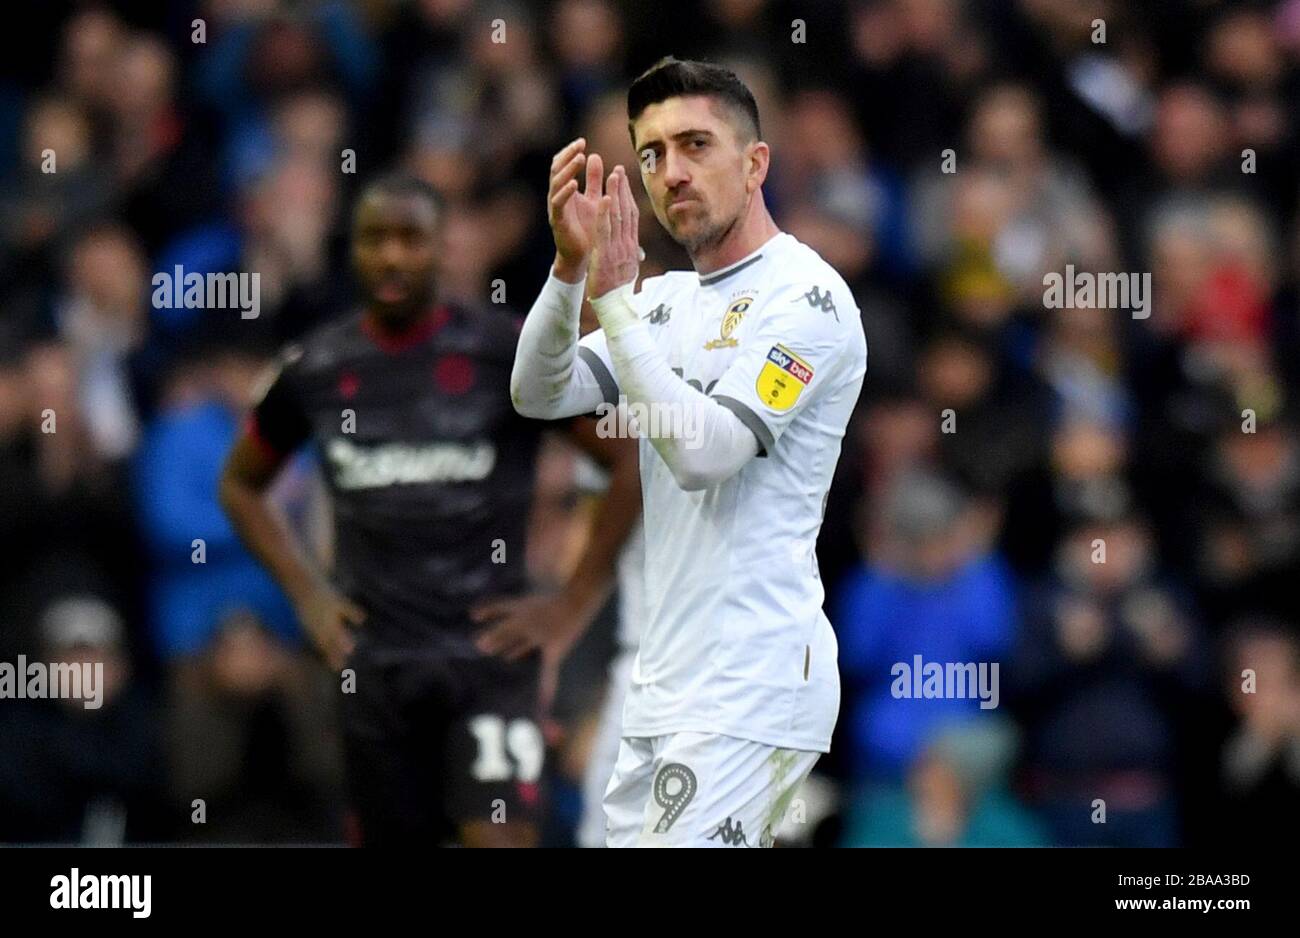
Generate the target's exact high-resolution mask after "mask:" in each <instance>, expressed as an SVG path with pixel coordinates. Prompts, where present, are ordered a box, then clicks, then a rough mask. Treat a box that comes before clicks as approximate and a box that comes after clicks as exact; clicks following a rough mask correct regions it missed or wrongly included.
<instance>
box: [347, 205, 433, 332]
mask: <svg viewBox="0 0 1300 938" xmlns="http://www.w3.org/2000/svg"><path fill="white" fill-rule="evenodd" d="M437 214H438V213H437V210H436V209H435V208H434V206H433V205H432V204H431V203H430V202H429V200H428V199H423V198H420V197H419V196H417V195H390V194H384V193H371V194H370V195H367V196H365V197H364V198H363V199H362V201H361V204H360V205H359V206H358V207H357V212H356V217H355V219H354V221H353V229H352V263H353V264H354V266H355V267H356V271H357V277H358V278H359V279H360V280H361V286H362V289H363V290H364V291H365V295H366V302H367V305H368V306H369V308H370V309H371V310H373V311H374V312H375V313H376V315H378V316H379V317H380V318H381V319H383V320H385V321H390V322H394V323H401V322H404V321H406V320H409V319H411V318H413V317H415V316H417V315H419V314H420V313H422V312H423V311H424V310H426V309H427V308H428V306H429V304H430V303H431V302H432V301H433V288H434V260H435V258H436V256H437V232H438V218H437Z"/></svg>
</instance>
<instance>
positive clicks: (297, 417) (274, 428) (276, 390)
mask: <svg viewBox="0 0 1300 938" xmlns="http://www.w3.org/2000/svg"><path fill="white" fill-rule="evenodd" d="M300 355H301V351H300V350H299V349H297V348H296V347H293V348H290V349H287V350H286V351H285V352H284V353H283V354H282V355H281V356H280V359H279V361H278V362H277V364H276V367H275V370H274V371H273V372H272V373H271V375H270V376H269V379H268V384H267V388H266V391H265V393H263V395H262V397H261V399H260V400H259V401H258V402H257V403H256V404H254V405H253V409H252V412H251V413H250V414H249V431H250V432H252V433H253V434H254V435H255V436H256V437H257V439H258V440H259V441H260V442H261V443H262V444H263V445H264V446H265V447H266V448H267V449H269V450H271V451H272V452H273V453H274V454H276V455H278V456H281V457H283V456H287V455H289V454H290V453H292V452H293V451H294V450H296V449H297V448H298V447H299V446H301V445H302V444H303V443H305V442H306V441H307V439H308V438H309V437H310V436H311V429H312V428H311V420H310V418H309V417H308V415H307V409H306V407H305V406H304V404H303V400H302V394H301V392H300V390H299V388H298V380H297V369H296V368H295V367H294V366H295V365H296V364H297V361H298V358H299V356H300Z"/></svg>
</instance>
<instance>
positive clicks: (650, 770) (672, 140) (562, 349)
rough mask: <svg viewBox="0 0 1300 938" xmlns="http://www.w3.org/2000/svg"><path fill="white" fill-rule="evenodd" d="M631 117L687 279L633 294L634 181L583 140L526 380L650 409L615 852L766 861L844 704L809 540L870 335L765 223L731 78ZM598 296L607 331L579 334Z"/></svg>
mask: <svg viewBox="0 0 1300 938" xmlns="http://www.w3.org/2000/svg"><path fill="white" fill-rule="evenodd" d="M628 118H629V130H630V133H631V135H632V145H633V148H634V151H635V152H636V153H638V154H639V157H640V162H641V169H640V172H641V181H642V183H643V185H644V187H645V191H646V193H647V195H648V196H649V200H650V203H651V205H652V206H653V208H654V212H655V216H656V218H657V219H658V221H659V223H660V224H661V225H663V226H664V228H665V229H666V230H667V231H668V232H669V234H670V235H671V236H672V237H673V238H674V239H675V240H676V241H677V242H678V243H679V244H681V245H682V246H683V247H685V249H686V251H687V253H688V254H689V256H690V257H691V260H692V262H693V264H694V267H695V269H694V270H693V271H673V272H669V273H667V274H665V275H663V276H660V277H651V278H648V279H647V280H646V281H645V282H644V283H642V285H641V289H640V291H639V292H635V291H634V284H635V281H636V277H637V266H638V260H639V256H640V248H639V246H638V239H637V223H638V214H637V207H636V200H635V198H634V196H633V194H632V189H631V185H630V183H629V181H628V178H627V173H626V171H625V170H624V168H623V167H622V166H615V167H614V169H613V171H612V172H611V173H610V174H609V176H608V178H607V179H603V178H602V177H603V175H604V167H603V165H602V161H601V158H600V156H599V154H596V153H592V154H587V153H586V150H585V141H584V140H583V139H581V138H579V139H578V140H575V141H573V142H572V143H570V144H569V145H568V146H567V147H565V148H564V149H563V150H561V151H560V152H559V153H558V154H557V155H556V156H555V158H554V160H553V162H552V176H551V185H550V196H549V198H550V205H549V216H550V223H551V228H552V232H553V235H554V239H555V246H556V256H555V262H554V266H553V268H552V271H551V276H550V277H549V279H548V281H547V283H546V285H545V287H544V288H543V290H542V292H541V295H540V296H539V297H538V298H537V301H536V303H535V304H534V305H533V308H532V310H531V311H530V312H529V315H528V318H527V320H526V321H525V324H524V328H523V332H522V334H521V336H520V342H519V349H518V352H517V356H516V359H515V366H514V371H513V373H512V376H511V389H512V393H513V395H514V401H515V407H516V408H517V409H518V410H519V412H520V413H521V414H526V415H529V416H533V417H545V418H552V419H553V418H558V417H563V416H566V415H572V414H582V413H587V412H590V411H592V410H593V409H594V408H596V407H597V406H598V405H600V404H601V403H602V402H610V403H613V402H616V401H618V400H619V398H620V397H625V398H626V400H627V406H628V407H629V408H630V409H631V410H632V411H633V412H639V413H641V414H646V415H649V417H650V418H651V419H648V420H645V421H642V422H641V426H640V431H641V435H642V439H641V442H640V455H641V463H640V466H641V484H642V497H643V507H644V511H643V519H644V520H643V523H644V525H645V555H646V556H645V576H646V586H645V590H646V610H645V625H644V631H643V634H642V638H641V646H640V651H639V653H638V655H637V657H636V659H635V662H634V666H633V672H632V678H631V685H630V687H629V689H628V692H627V700H626V703H625V706H624V712H623V728H622V740H621V744H620V750H619V755H618V760H617V763H616V766H615V769H614V775H613V778H611V780H610V782H609V785H608V787H607V789H606V792H605V799H604V803H605V813H606V821H607V826H608V839H607V842H608V843H609V845H610V846H632V845H639V846H682V845H691V846H732V847H735V846H750V847H754V846H767V845H770V844H771V843H772V839H773V832H774V831H775V830H776V829H777V827H778V826H779V824H780V822H781V820H782V818H783V816H784V814H785V812H786V809H787V807H788V806H789V804H790V802H791V801H792V799H793V797H794V794H795V792H796V791H797V789H798V786H799V785H800V784H801V783H802V781H803V779H804V778H805V777H806V776H807V775H808V773H809V771H810V770H811V769H812V766H813V764H814V763H815V762H816V760H817V758H818V755H819V753H822V752H826V751H828V750H829V747H830V739H831V732H832V730H833V729H834V726H835V720H836V715H837V711H838V709H839V675H838V671H837V667H836V654H837V647H836V642H835V636H834V633H833V632H832V630H831V626H830V623H829V622H828V621H827V619H826V616H825V614H824V613H823V612H822V609H821V606H822V599H823V589H822V585H821V582H820V579H819V576H818V571H817V560H816V555H815V553H814V547H815V544H816V540H817V533H818V530H819V529H820V527H821V522H822V516H823V513H824V511H825V502H826V495H827V491H828V489H829V486H830V482H831V476H832V473H833V472H834V469H835V464H836V461H837V460H838V458H839V452H840V443H841V440H842V438H843V436H844V432H845V427H846V425H847V424H848V421H849V416H850V414H851V413H852V411H853V409H854V405H855V403H856V401H857V398H858V393H859V391H860V390H861V386H862V380H863V375H864V374H865V372H866V340H865V338H864V336H863V331H862V324H861V321H860V314H859V311H858V309H857V307H856V304H855V303H854V300H853V297H852V296H851V295H850V293H849V289H848V287H847V286H846V285H845V283H844V281H843V280H842V279H841V278H840V277H839V275H837V274H836V272H835V271H834V270H833V269H832V268H831V267H830V266H829V265H828V264H826V263H825V262H824V261H823V260H822V259H821V258H820V257H819V256H818V255H817V254H816V253H815V252H814V251H813V250H811V249H810V248H808V247H807V246H806V245H804V244H802V243H800V242H799V241H798V240H796V239H795V238H794V237H792V236H791V235H789V234H785V233H783V232H781V231H780V229H778V228H777V226H776V224H775V223H774V222H773V220H772V217H771V215H770V214H769V213H768V210H767V207H766V205H765V204H764V200H763V189H762V186H763V181H764V179H765V178H766V176H767V172H768V166H769V160H770V158H771V154H770V151H769V147H768V145H767V144H766V143H764V142H763V141H762V138H761V135H760V129H759V115H758V107H757V105H756V104H755V101H754V97H753V95H752V94H751V93H750V91H749V89H748V88H746V87H745V86H744V84H743V83H742V82H741V81H740V80H739V79H738V78H737V77H736V76H735V75H734V74H733V73H731V72H730V71H728V70H726V69H723V68H720V67H718V66H715V65H712V64H708V63H702V62H691V61H680V60H676V59H673V58H671V57H670V58H667V59H664V60H661V61H660V62H659V63H657V64H656V65H654V66H653V67H652V68H650V69H649V70H648V71H647V72H645V73H644V74H643V75H641V76H640V77H639V78H637V79H636V81H635V82H633V84H632V86H631V87H630V89H629V91H628ZM584 174H585V186H584V187H583V189H582V191H579V185H578V178H579V176H580V175H584ZM584 292H585V294H586V295H587V296H588V297H590V298H591V302H592V305H593V307H594V308H595V310H596V314H597V317H598V319H599V321H600V325H601V328H600V329H599V330H597V331H595V332H592V333H591V334H589V335H587V336H585V337H583V338H582V339H581V341H579V338H578V318H579V307H580V304H581V301H582V297H583V295H584ZM655 418H657V419H655Z"/></svg>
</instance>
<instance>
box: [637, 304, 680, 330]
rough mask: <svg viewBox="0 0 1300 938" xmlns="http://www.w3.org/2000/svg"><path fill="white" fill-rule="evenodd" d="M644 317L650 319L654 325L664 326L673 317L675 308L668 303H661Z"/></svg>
mask: <svg viewBox="0 0 1300 938" xmlns="http://www.w3.org/2000/svg"><path fill="white" fill-rule="evenodd" d="M642 318H643V319H648V320H649V321H650V325H652V326H662V325H663V324H664V323H666V322H667V321H668V320H670V319H672V318H673V308H672V307H671V306H668V305H667V304H664V303H660V304H659V305H658V306H656V307H655V308H654V309H652V310H650V312H648V313H646V314H645V316H643V317H642Z"/></svg>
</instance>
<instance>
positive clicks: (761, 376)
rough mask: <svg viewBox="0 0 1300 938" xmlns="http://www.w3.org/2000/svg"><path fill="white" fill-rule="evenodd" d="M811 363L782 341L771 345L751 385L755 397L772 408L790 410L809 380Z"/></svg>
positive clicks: (811, 371)
mask: <svg viewBox="0 0 1300 938" xmlns="http://www.w3.org/2000/svg"><path fill="white" fill-rule="evenodd" d="M812 376H813V369H812V365H810V364H808V363H807V362H806V361H804V360H803V359H802V358H800V357H799V356H798V355H796V354H795V353H794V352H792V351H790V350H789V349H788V348H786V347H785V346H784V345H774V346H772V350H771V351H770V352H768V353H767V361H765V362H763V370H762V371H760V372H759V373H758V381H757V382H756V383H755V385H754V388H755V390H757V391H758V399H759V400H760V401H762V402H763V403H764V404H766V405H767V406H768V407H770V408H771V409H772V410H778V411H781V410H789V409H790V408H791V407H793V406H794V404H795V401H797V400H799V395H800V394H802V393H803V389H804V388H805V387H807V386H808V382H809V381H811V380H812Z"/></svg>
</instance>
